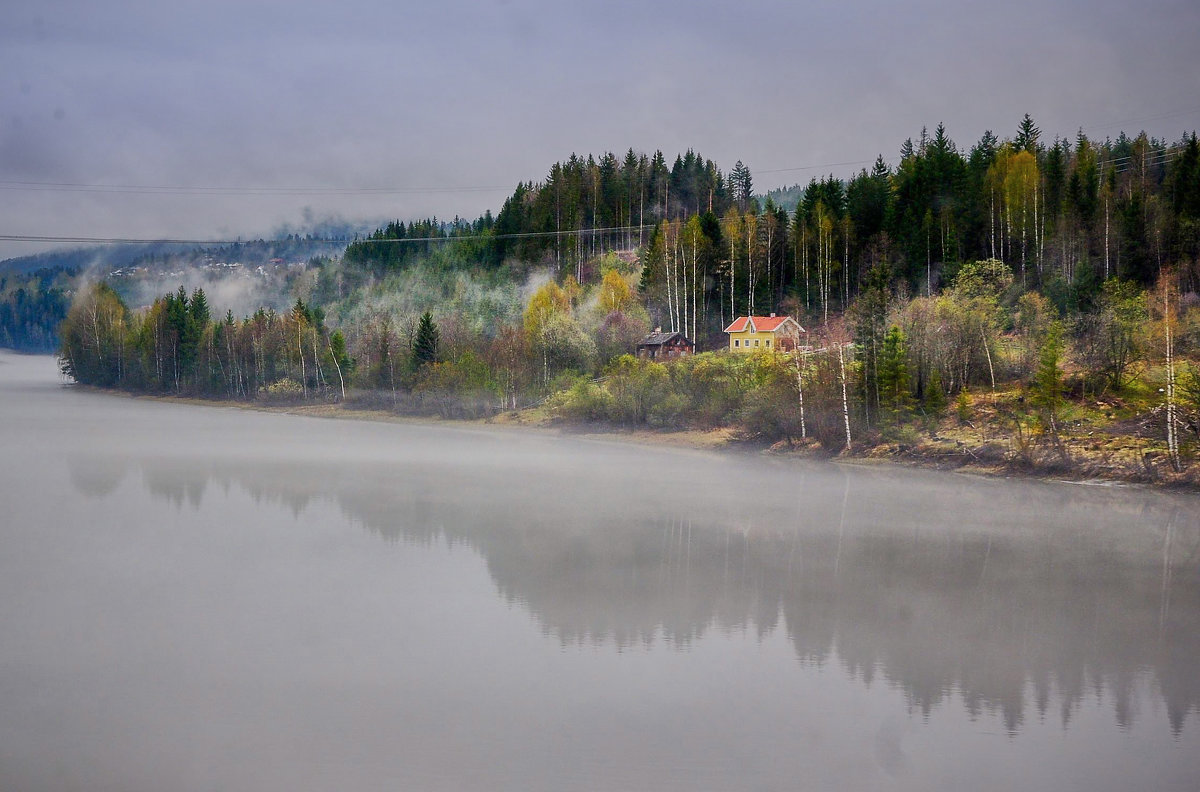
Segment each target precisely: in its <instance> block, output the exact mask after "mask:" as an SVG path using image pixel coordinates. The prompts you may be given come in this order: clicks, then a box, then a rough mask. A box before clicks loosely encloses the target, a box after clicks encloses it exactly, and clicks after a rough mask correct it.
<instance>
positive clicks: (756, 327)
mask: <svg viewBox="0 0 1200 792" xmlns="http://www.w3.org/2000/svg"><path fill="white" fill-rule="evenodd" d="M725 332H726V333H729V351H730V352H748V353H754V352H793V351H795V349H796V348H797V347H798V346H800V334H801V333H803V332H805V330H804V328H803V327H801V326H800V323H799V322H797V321H796V320H795V319H793V318H792V317H790V316H776V315H775V314H771V315H770V316H739V317H738V318H737V321H735V322H734V323H733V324H731V325H729V327H726V328H725Z"/></svg>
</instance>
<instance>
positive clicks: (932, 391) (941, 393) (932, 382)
mask: <svg viewBox="0 0 1200 792" xmlns="http://www.w3.org/2000/svg"><path fill="white" fill-rule="evenodd" d="M922 406H923V407H924V410H925V414H926V415H927V416H929V418H930V419H931V420H934V421H936V420H937V419H939V418H941V417H942V415H943V414H944V413H945V412H946V388H945V387H944V386H943V385H942V373H941V371H940V370H938V369H937V368H936V367H935V368H934V369H933V370H932V371H931V372H930V373H929V384H928V385H927V386H926V387H925V400H924V402H923V403H922Z"/></svg>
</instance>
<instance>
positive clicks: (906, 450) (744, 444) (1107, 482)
mask: <svg viewBox="0 0 1200 792" xmlns="http://www.w3.org/2000/svg"><path fill="white" fill-rule="evenodd" d="M63 387H66V388H71V389H74V390H78V391H80V392H86V393H99V394H105V395H111V396H121V397H124V398H129V399H140V400H145V401H153V402H158V403H163V404H185V405H192V406H202V407H223V408H229V409H237V410H246V411H251V412H262V413H273V414H277V415H294V416H300V417H309V418H319V419H329V420H341V421H364V422H369V423H392V424H408V425H414V426H446V427H458V428H471V427H487V428H489V429H504V430H508V431H522V432H529V431H533V432H536V433H539V434H542V435H546V436H559V437H572V438H576V439H582V440H587V441H594V442H615V443H622V444H631V445H641V446H647V447H653V448H666V449H676V450H685V451H700V452H710V453H719V454H739V455H743V456H760V457H766V458H770V459H774V460H809V461H818V462H829V463H834V464H850V465H855V466H862V467H874V466H895V467H900V468H910V469H921V470H929V471H936V472H940V473H958V474H965V475H972V476H982V477H985V478H1009V479H1026V480H1037V481H1047V482H1057V483H1069V484H1077V485H1081V486H1102V487H1139V488H1141V487H1147V488H1152V489H1158V490H1167V491H1176V492H1185V493H1200V480H1198V479H1197V477H1196V469H1195V466H1193V467H1192V468H1189V469H1185V471H1184V472H1183V473H1181V474H1175V473H1173V472H1167V473H1166V474H1163V473H1162V472H1156V473H1155V474H1152V475H1148V474H1146V473H1142V472H1139V471H1137V470H1136V469H1133V468H1131V467H1130V466H1129V465H1116V464H1113V463H1111V462H1106V463H1102V464H1101V463H1095V462H1093V461H1089V460H1086V459H1074V458H1069V459H1062V458H1059V459H1056V460H1050V461H1046V460H1027V461H1026V462H1025V463H1023V464H1021V463H1017V462H1016V461H1015V460H1014V459H1012V458H1009V457H1007V456H997V445H998V444H997V443H996V442H994V441H990V442H988V443H985V444H984V445H983V446H980V447H977V448H974V449H972V448H970V447H968V446H966V445H963V444H962V443H961V441H960V442H959V443H958V447H952V446H949V445H946V444H945V443H944V442H943V443H942V444H938V443H937V442H934V441H933V440H931V441H930V442H927V443H921V444H917V445H914V446H905V445H901V444H895V443H881V444H876V445H870V446H863V447H860V448H857V449H854V450H853V451H852V452H851V453H846V452H845V451H841V452H837V453H832V452H830V451H828V450H826V449H824V448H822V447H821V446H820V444H819V443H816V442H814V441H811V440H810V441H808V442H806V443H803V444H801V443H799V442H789V441H778V442H773V443H772V442H767V441H765V440H756V439H754V438H746V437H743V436H740V435H739V434H738V432H737V430H736V429H734V428H731V427H719V428H714V429H650V428H641V429H633V428H629V427H623V426H615V425H608V424H596V423H577V422H568V421H561V420H555V419H552V418H550V417H549V416H547V415H546V414H545V413H539V412H538V408H526V409H523V410H510V411H505V412H500V413H497V414H496V415H493V416H490V417H487V418H441V417H437V416H423V415H410V414H404V413H396V412H391V411H388V410H379V409H367V408H355V407H345V406H343V404H342V403H341V402H336V403H324V404H299V403H292V404H284V403H276V404H271V403H264V402H247V401H237V400H232V399H205V398H200V397H196V396H173V395H168V394H150V393H134V392H130V391H124V390H120V389H117V388H101V387H96V386H93V385H81V384H79V383H73V382H67V383H64V384H63ZM935 437H936V436H935ZM936 439H940V440H943V441H944V440H945V438H936ZM976 451H983V452H986V458H980V457H979V456H978V455H977V454H976V453H975V452H976ZM1008 453H1014V452H1012V451H1011V450H1009V451H1008Z"/></svg>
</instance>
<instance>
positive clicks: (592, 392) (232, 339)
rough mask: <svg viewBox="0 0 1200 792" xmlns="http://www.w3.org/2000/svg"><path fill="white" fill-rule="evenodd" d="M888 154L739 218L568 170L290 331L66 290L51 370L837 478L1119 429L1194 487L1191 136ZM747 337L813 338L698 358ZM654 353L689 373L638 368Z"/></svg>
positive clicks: (1199, 190)
mask: <svg viewBox="0 0 1200 792" xmlns="http://www.w3.org/2000/svg"><path fill="white" fill-rule="evenodd" d="M899 155H900V158H899V163H898V165H897V166H895V167H894V168H893V167H890V166H889V165H888V164H887V162H886V161H885V160H884V158H883V157H882V156H880V157H878V159H877V160H876V162H875V165H874V166H873V167H872V168H870V169H863V170H861V171H860V172H859V173H857V174H855V175H854V176H852V177H850V178H848V179H839V178H835V177H833V176H826V177H823V178H819V179H813V180H812V181H810V182H809V183H808V184H807V185H805V186H804V187H803V188H802V189H795V190H793V191H791V197H793V198H794V199H795V206H794V207H785V205H783V204H782V203H780V204H777V203H776V202H775V200H774V199H773V198H772V197H770V196H767V197H756V195H755V193H754V189H753V184H752V178H751V172H750V170H749V168H747V167H746V166H745V165H744V164H742V163H741V162H738V163H736V164H735V165H734V167H733V168H732V169H731V170H730V171H729V172H728V173H723V172H722V171H721V170H720V169H719V168H718V167H717V166H716V165H714V163H713V162H712V161H711V160H709V159H706V158H704V157H702V156H701V155H700V154H697V153H695V152H693V151H688V152H686V153H685V154H682V155H679V156H677V157H676V158H675V159H674V161H673V162H672V164H671V165H668V164H667V163H668V160H667V159H666V158H665V157H664V156H663V154H662V153H661V152H655V153H654V154H653V155H645V154H641V153H638V152H635V151H633V150H630V151H628V152H626V154H625V155H624V156H618V155H615V154H613V153H605V154H602V155H600V156H599V157H596V156H593V155H589V156H587V157H579V156H574V155H573V156H572V157H570V158H569V159H568V160H567V161H566V162H562V163H556V164H555V165H553V166H552V167H551V169H550V170H549V172H548V174H547V176H546V178H545V179H544V180H542V181H540V182H527V183H522V184H519V185H517V187H516V189H515V190H514V192H513V193H512V195H511V196H509V198H508V199H507V200H506V201H505V202H504V204H503V206H502V207H501V208H500V209H499V211H498V212H497V213H496V214H495V215H494V216H493V215H492V214H491V213H490V212H488V213H486V214H485V215H483V216H482V217H480V218H478V219H477V220H475V221H466V220H462V219H459V218H455V219H454V220H453V221H441V220H438V219H436V218H430V219H427V220H419V221H411V222H402V221H399V220H397V221H395V222H392V223H390V224H388V225H386V226H385V227H383V228H380V229H378V230H377V231H376V232H374V233H373V234H370V235H368V236H366V237H363V238H360V239H357V240H354V241H352V242H350V244H349V245H348V246H347V247H346V249H345V252H344V253H343V255H342V256H341V257H340V258H338V257H336V256H328V257H321V258H318V259H315V260H314V261H313V262H311V264H310V267H309V269H308V270H306V272H305V273H304V275H303V276H300V277H297V278H295V281H294V283H293V284H292V297H293V298H294V304H293V305H292V307H291V309H290V310H287V311H279V312H276V311H274V310H270V309H265V308H264V309H260V310H258V311H256V312H254V313H253V314H250V315H244V316H241V317H235V316H234V315H233V313H232V312H230V311H226V312H225V313H224V314H223V315H222V314H220V313H213V312H212V311H211V310H210V308H209V306H208V297H207V295H206V294H205V293H204V290H203V289H194V290H193V291H192V292H191V293H188V292H186V291H185V290H184V289H183V288H180V289H179V290H178V291H176V292H174V293H171V294H166V295H163V296H161V297H160V298H158V299H157V300H156V301H155V302H154V303H153V305H151V306H150V307H149V308H148V309H146V310H144V311H141V312H134V311H130V310H129V309H128V308H127V307H126V305H125V304H124V302H123V301H122V300H121V298H120V297H119V296H118V295H117V293H116V292H114V291H113V290H112V289H111V288H110V287H108V286H106V285H104V284H98V285H96V286H94V287H91V288H89V289H86V290H82V291H81V292H80V293H79V294H78V295H77V297H76V300H75V303H74V304H73V305H72V307H71V310H70V313H69V314H68V317H67V319H66V321H65V322H64V324H63V332H62V347H61V350H60V356H61V359H62V363H63V369H64V371H65V372H66V373H68V374H69V375H71V376H72V377H74V378H75V379H76V380H77V381H79V382H82V383H88V384H96V385H103V386H110V387H119V388H127V389H136V390H149V391H153V392H161V393H185V394H194V395H204V396H214V397H224V398H236V399H248V400H249V399H265V400H289V399H292V400H305V399H307V400H314V399H315V400H323V401H337V402H342V403H343V404H344V405H346V406H370V407H377V408H385V409H389V410H395V411H400V412H419V413H429V414H440V415H443V416H446V417H482V416H491V415H495V414H497V413H500V412H503V411H511V410H514V409H520V408H532V409H536V410H538V411H541V412H542V413H545V414H548V415H550V416H552V417H553V418H557V419H564V420H586V421H603V422H608V423H616V424H622V425H634V426H638V425H641V426H652V427H659V428H672V429H679V428H712V427H721V426H725V427H735V428H736V429H737V430H738V431H740V432H742V433H743V434H745V435H746V436H750V437H756V438H759V439H761V440H764V441H777V440H782V441H784V442H787V443H792V442H798V443H812V442H813V441H814V439H815V441H817V442H819V443H820V445H821V446H822V447H825V448H827V449H829V450H831V451H838V450H841V449H843V448H851V449H853V448H871V447H883V446H890V447H897V446H899V447H913V446H917V445H921V444H922V443H927V442H928V441H929V440H930V439H931V438H936V437H939V436H947V435H949V434H953V432H950V431H949V427H950V425H954V426H958V427H964V428H963V429H962V432H963V433H964V434H963V438H962V439H960V440H958V441H956V442H958V443H959V444H965V445H968V446H970V445H971V444H974V445H973V447H974V448H975V449H976V450H977V451H978V450H979V449H984V448H985V447H986V448H989V449H990V450H987V451H985V452H981V453H987V454H996V453H999V452H997V451H996V450H995V449H994V448H991V446H994V445H996V443H998V442H999V441H1000V440H1003V441H1004V443H1003V445H1005V448H1006V449H1007V450H1006V451H1005V452H1004V453H1005V454H1007V455H1008V456H1009V457H1011V456H1012V455H1013V454H1014V453H1016V454H1018V455H1023V456H1024V457H1025V458H1027V459H1030V460H1032V459H1033V458H1034V457H1037V458H1038V459H1057V460H1068V459H1070V458H1072V455H1078V454H1080V453H1081V450H1082V449H1083V448H1084V447H1086V446H1087V444H1086V443H1084V442H1083V441H1081V440H1080V439H1079V435H1080V432H1081V431H1084V430H1085V429H1086V430H1087V431H1093V432H1094V431H1095V430H1096V428H1097V427H1101V426H1109V425H1111V424H1116V423H1122V422H1123V423H1122V425H1123V426H1124V428H1123V429H1122V430H1121V432H1119V434H1121V435H1122V436H1123V437H1125V436H1132V435H1137V438H1138V440H1139V442H1141V445H1131V446H1128V447H1125V446H1122V447H1120V448H1118V449H1117V450H1119V451H1120V452H1121V453H1122V454H1124V455H1126V456H1129V457H1130V458H1131V459H1133V458H1134V457H1135V456H1136V457H1137V458H1136V459H1134V461H1133V462H1131V463H1130V464H1136V465H1139V466H1143V467H1144V463H1145V460H1146V459H1147V458H1150V459H1153V458H1155V455H1160V456H1162V458H1164V459H1166V460H1167V461H1168V465H1169V467H1171V468H1172V469H1173V470H1175V471H1179V470H1182V469H1183V468H1185V467H1187V466H1188V464H1189V460H1191V459H1193V458H1194V455H1195V446H1196V441H1197V440H1198V439H1200V430H1198V429H1197V426H1198V423H1197V413H1198V412H1200V385H1198V384H1197V374H1196V368H1195V359H1196V355H1197V352H1198V351H1200V298H1198V297H1197V288H1198V286H1200V143H1198V141H1197V137H1196V135H1195V133H1194V132H1193V133H1189V134H1184V135H1182V136H1181V137H1180V138H1179V139H1178V140H1176V141H1173V142H1168V141H1164V140H1158V139H1154V138H1150V137H1148V136H1147V135H1145V134H1144V133H1142V134H1139V135H1137V136H1135V137H1129V136H1127V135H1125V134H1123V133H1122V134H1121V135H1119V136H1118V137H1117V138H1116V139H1106V140H1103V141H1094V140H1091V139H1089V138H1088V137H1087V136H1086V135H1084V134H1083V133H1082V132H1081V133H1079V134H1078V135H1077V136H1076V137H1075V139H1074V140H1066V139H1062V138H1056V139H1054V140H1052V141H1045V140H1043V139H1042V135H1041V133H1040V130H1039V129H1038V127H1037V126H1036V124H1035V123H1034V121H1033V120H1032V119H1031V118H1030V117H1029V116H1025V118H1023V119H1022V120H1021V121H1020V122H1019V124H1018V125H1017V127H1016V129H1015V130H1014V133H1013V134H1012V135H1011V136H1010V137H1004V138H999V137H997V136H996V135H994V134H993V133H991V132H987V133H985V134H984V135H983V136H982V137H981V138H980V140H979V141H977V142H976V143H975V144H974V145H972V146H970V147H969V148H967V149H961V148H960V147H959V146H958V145H957V144H956V143H955V142H954V141H953V140H951V138H950V136H949V134H948V132H947V130H946V129H945V128H944V126H942V125H940V124H939V125H938V126H937V127H936V128H935V130H934V132H933V133H932V134H929V133H927V132H926V131H924V130H922V132H921V134H920V135H919V136H917V137H916V138H915V139H909V140H906V141H904V142H903V144H902V145H901V147H900V152H899ZM768 313H778V314H781V315H783V314H786V315H790V316H793V317H794V318H796V319H797V321H798V322H799V323H800V324H801V325H802V326H803V327H805V328H806V329H807V333H806V338H807V342H806V349H805V350H804V351H803V352H802V353H801V354H797V355H790V356H789V355H762V356H746V357H742V356H735V355H730V354H728V353H725V352H722V351H721V350H722V349H723V347H724V345H725V341H724V338H725V337H724V334H723V332H722V330H723V328H724V327H725V326H726V325H728V324H729V323H730V322H731V321H732V320H733V319H734V318H736V317H737V316H740V315H746V314H754V315H766V314H768ZM656 327H662V328H664V329H670V330H678V331H682V332H684V333H685V334H686V335H687V336H689V337H690V338H692V339H694V340H695V341H696V342H697V348H698V350H701V351H703V353H702V354H699V355H696V356H695V357H691V358H686V359H683V360H681V361H678V362H673V363H671V364H669V365H664V364H662V363H659V362H653V361H644V360H639V359H635V358H633V357H631V353H632V352H633V349H634V346H635V345H636V343H637V341H638V340H639V339H640V338H642V337H643V336H644V335H645V334H646V333H647V332H648V331H649V330H651V329H654V328H656ZM1135 426H1136V428H1132V427H1135ZM965 427H969V428H971V429H975V430H977V431H976V432H975V433H974V434H973V435H970V436H968V434H970V433H969V432H968V431H967V428H965ZM1083 436H1086V432H1084V435H1083ZM1099 446H1100V448H1099V451H1100V452H1101V453H1110V454H1111V453H1115V452H1114V451H1113V443H1109V442H1105V443H1101V444H1099ZM1159 446H1161V448H1159ZM1014 449H1015V451H1014ZM1126 452H1128V453H1126ZM1148 455H1150V456H1148Z"/></svg>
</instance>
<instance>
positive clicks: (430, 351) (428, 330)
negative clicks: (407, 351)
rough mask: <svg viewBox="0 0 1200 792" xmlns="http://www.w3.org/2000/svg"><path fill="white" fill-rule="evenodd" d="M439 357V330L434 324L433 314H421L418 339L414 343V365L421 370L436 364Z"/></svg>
mask: <svg viewBox="0 0 1200 792" xmlns="http://www.w3.org/2000/svg"><path fill="white" fill-rule="evenodd" d="M437 357H438V328H437V325H436V324H434V321H433V314H431V313H430V312H429V311H426V312H425V313H423V314H421V321H420V323H418V325H417V337H416V340H415V341H413V348H412V365H413V368H419V367H421V366H423V365H425V364H427V363H436V362H437Z"/></svg>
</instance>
